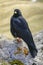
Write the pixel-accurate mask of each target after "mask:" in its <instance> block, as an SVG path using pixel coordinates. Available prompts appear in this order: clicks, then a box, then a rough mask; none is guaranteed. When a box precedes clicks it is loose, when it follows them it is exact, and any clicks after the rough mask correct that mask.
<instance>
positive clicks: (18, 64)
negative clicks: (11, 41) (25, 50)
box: [10, 60, 24, 65]
mask: <svg viewBox="0 0 43 65" xmlns="http://www.w3.org/2000/svg"><path fill="white" fill-rule="evenodd" d="M10 64H11V65H24V64H23V63H22V62H21V61H19V60H13V61H11V62H10Z"/></svg>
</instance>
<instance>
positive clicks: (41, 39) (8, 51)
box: [0, 31, 43, 65]
mask: <svg viewBox="0 0 43 65" xmlns="http://www.w3.org/2000/svg"><path fill="white" fill-rule="evenodd" d="M33 38H34V42H35V45H36V47H37V49H38V54H37V56H36V57H35V58H34V59H33V58H32V57H31V54H30V52H29V49H28V47H27V45H26V43H25V42H24V41H23V40H21V42H20V41H19V42H18V41H17V40H8V39H7V38H6V37H4V36H3V35H2V36H0V59H3V60H4V61H7V62H10V61H13V60H16V59H17V60H20V61H21V62H22V63H24V65H35V64H36V65H43V31H41V32H39V33H37V34H35V35H34V36H33Z"/></svg>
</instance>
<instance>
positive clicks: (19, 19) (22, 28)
mask: <svg viewBox="0 0 43 65" xmlns="http://www.w3.org/2000/svg"><path fill="white" fill-rule="evenodd" d="M15 11H16V12H17V14H14V15H13V16H12V18H11V22H10V26H11V29H10V30H11V33H12V35H13V36H15V37H20V38H22V39H23V40H24V41H25V42H26V43H27V45H28V48H29V50H30V53H31V55H32V57H33V58H34V57H35V56H36V55H37V48H36V46H35V44H34V41H33V37H32V33H31V31H30V29H29V27H28V24H27V22H26V20H25V19H24V18H23V16H22V15H21V12H20V10H18V9H16V10H15ZM19 12H20V13H19Z"/></svg>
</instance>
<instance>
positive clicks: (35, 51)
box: [29, 47, 38, 58]
mask: <svg viewBox="0 0 43 65" xmlns="http://www.w3.org/2000/svg"><path fill="white" fill-rule="evenodd" d="M29 50H30V53H31V55H32V57H33V58H35V56H37V52H38V51H37V49H36V48H35V49H33V48H31V47H30V48H29Z"/></svg>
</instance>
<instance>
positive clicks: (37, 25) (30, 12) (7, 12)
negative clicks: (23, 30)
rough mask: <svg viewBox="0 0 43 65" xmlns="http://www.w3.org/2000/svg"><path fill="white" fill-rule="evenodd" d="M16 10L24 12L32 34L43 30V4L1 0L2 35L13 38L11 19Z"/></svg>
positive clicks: (0, 28) (0, 21) (0, 30)
mask: <svg viewBox="0 0 43 65" xmlns="http://www.w3.org/2000/svg"><path fill="white" fill-rule="evenodd" d="M15 8H19V9H20V10H21V11H22V14H23V16H24V18H25V19H26V20H27V22H28V24H29V27H30V29H31V31H32V33H33V34H34V33H36V32H38V31H40V30H43V3H40V2H36V3H32V2H30V1H16V0H0V34H5V35H6V36H7V37H8V38H13V37H12V35H11V33H10V18H11V16H12V15H13V11H14V9H15Z"/></svg>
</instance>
